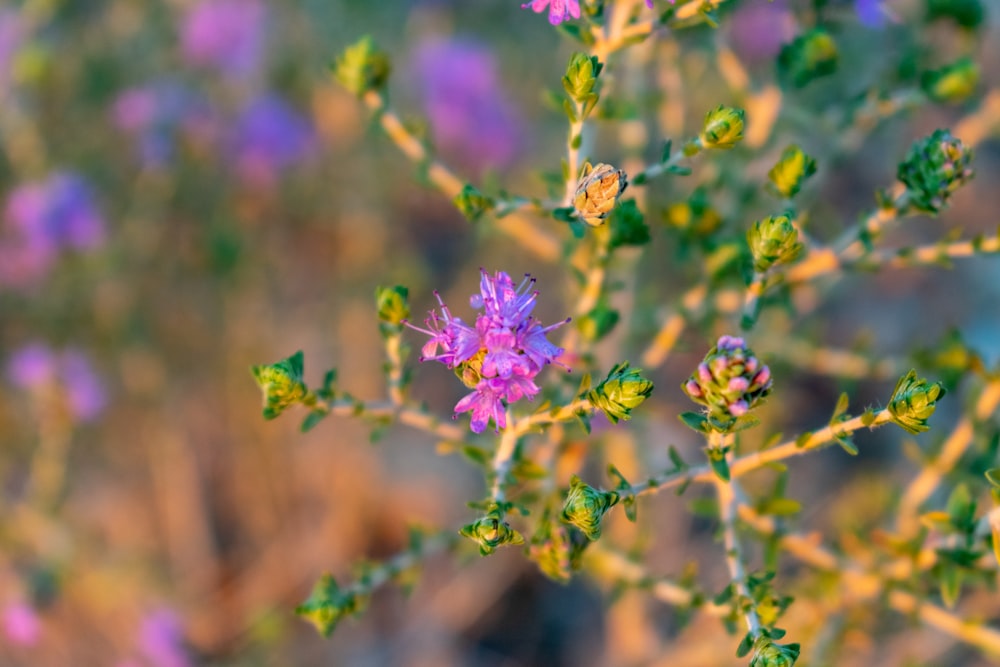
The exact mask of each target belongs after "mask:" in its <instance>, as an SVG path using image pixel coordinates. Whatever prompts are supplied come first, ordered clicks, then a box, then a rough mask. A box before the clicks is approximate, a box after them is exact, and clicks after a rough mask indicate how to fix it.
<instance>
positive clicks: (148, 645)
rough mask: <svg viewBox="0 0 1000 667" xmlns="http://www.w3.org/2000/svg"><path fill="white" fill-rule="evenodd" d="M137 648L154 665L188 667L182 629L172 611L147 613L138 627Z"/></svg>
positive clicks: (188, 662)
mask: <svg viewBox="0 0 1000 667" xmlns="http://www.w3.org/2000/svg"><path fill="white" fill-rule="evenodd" d="M139 650H140V652H141V653H142V655H143V657H145V658H146V659H147V660H149V662H150V663H151V664H152V665H154V666H155V667H190V666H191V665H192V664H193V663H192V662H191V659H190V658H189V657H188V655H187V651H186V650H185V649H184V629H183V628H182V627H181V622H180V619H178V618H177V615H176V614H174V613H173V612H172V611H169V610H167V609H161V610H158V611H154V612H152V613H150V614H147V615H146V616H145V618H143V619H142V624H141V625H140V627H139Z"/></svg>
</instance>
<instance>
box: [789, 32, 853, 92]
mask: <svg viewBox="0 0 1000 667" xmlns="http://www.w3.org/2000/svg"><path fill="white" fill-rule="evenodd" d="M837 57H838V56H837V43H836V42H834V41H833V37H831V36H830V33H828V32H826V31H825V30H822V29H820V28H816V29H813V30H810V31H809V32H806V33H804V34H802V35H799V36H798V37H796V38H795V39H794V40H792V41H791V42H789V43H788V44H785V45H784V46H783V47H781V52H780V53H779V54H778V76H780V77H781V78H782V79H784V80H786V81H789V82H791V84H792V85H793V86H795V87H796V88H802V87H804V86H806V85H807V84H808V83H810V82H811V81H812V80H813V79H817V78H819V77H821V76H826V75H828V74H833V72H835V71H836V69H837Z"/></svg>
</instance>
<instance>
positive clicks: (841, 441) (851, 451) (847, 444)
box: [834, 435, 858, 456]
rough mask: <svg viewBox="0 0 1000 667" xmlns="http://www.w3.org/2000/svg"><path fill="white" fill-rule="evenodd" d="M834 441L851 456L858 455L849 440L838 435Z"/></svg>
mask: <svg viewBox="0 0 1000 667" xmlns="http://www.w3.org/2000/svg"><path fill="white" fill-rule="evenodd" d="M834 440H836V441H837V444H838V445H840V447H841V448H842V449H843V450H844V451H845V452H847V453H848V454H850V455H851V456H857V455H858V448H857V446H856V445H855V444H854V442H853V441H852V440H851V439H850V438H848V437H845V436H842V435H840V436H837V437H836V438H834Z"/></svg>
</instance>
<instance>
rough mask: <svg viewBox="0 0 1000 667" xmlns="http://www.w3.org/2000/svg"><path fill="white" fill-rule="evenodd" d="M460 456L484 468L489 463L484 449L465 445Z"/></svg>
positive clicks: (488, 456) (487, 453) (488, 457)
mask: <svg viewBox="0 0 1000 667" xmlns="http://www.w3.org/2000/svg"><path fill="white" fill-rule="evenodd" d="M462 455H463V456H465V458H467V459H469V460H470V461H472V462H473V463H475V464H477V465H481V466H484V465H486V464H488V463H489V462H490V455H489V452H487V451H486V450H485V449H482V448H480V447H473V446H472V445H466V446H465V447H462Z"/></svg>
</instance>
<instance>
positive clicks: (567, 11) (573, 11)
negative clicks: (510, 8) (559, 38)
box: [521, 0, 580, 25]
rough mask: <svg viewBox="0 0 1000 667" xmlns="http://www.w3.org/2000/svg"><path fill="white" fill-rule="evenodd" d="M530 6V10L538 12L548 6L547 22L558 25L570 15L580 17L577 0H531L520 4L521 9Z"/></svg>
mask: <svg viewBox="0 0 1000 667" xmlns="http://www.w3.org/2000/svg"><path fill="white" fill-rule="evenodd" d="M528 7H531V9H532V11H534V12H535V13H536V14H539V13H541V12H543V11H545V8H546V7H548V8H549V23H551V24H552V25H559V24H560V23H562V22H563V21H566V20H569V18H570V17H571V16H572V17H573V18H575V19H578V18H580V2H579V0H532V2H526V3H524V4H523V5H521V9H527V8H528Z"/></svg>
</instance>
